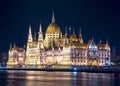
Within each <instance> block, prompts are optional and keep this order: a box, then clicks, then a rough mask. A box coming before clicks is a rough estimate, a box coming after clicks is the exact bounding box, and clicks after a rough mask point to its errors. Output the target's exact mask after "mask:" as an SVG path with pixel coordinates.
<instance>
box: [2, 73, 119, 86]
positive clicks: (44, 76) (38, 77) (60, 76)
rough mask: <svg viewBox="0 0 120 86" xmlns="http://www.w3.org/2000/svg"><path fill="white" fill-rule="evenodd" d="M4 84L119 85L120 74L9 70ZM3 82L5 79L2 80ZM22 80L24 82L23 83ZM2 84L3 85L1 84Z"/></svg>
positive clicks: (59, 85)
mask: <svg viewBox="0 0 120 86" xmlns="http://www.w3.org/2000/svg"><path fill="white" fill-rule="evenodd" d="M6 77H7V79H6V82H7V84H8V85H3V86H16V85H15V84H14V83H16V84H18V83H19V84H22V85H21V86H30V85H31V86H33V85H36V86H119V85H120V84H119V83H120V82H118V81H120V75H117V74H116V75H115V74H104V73H85V72H45V71H8V72H7V76H6ZM2 82H3V81H2ZM21 82H22V83H21ZM0 86H1V85H0Z"/></svg>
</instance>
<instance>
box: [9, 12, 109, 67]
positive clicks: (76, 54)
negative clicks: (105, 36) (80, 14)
mask: <svg viewBox="0 0 120 86" xmlns="http://www.w3.org/2000/svg"><path fill="white" fill-rule="evenodd" d="M110 62H111V51H110V46H109V44H108V41H107V42H106V43H105V44H102V43H101V42H100V43H99V44H95V42H94V39H93V38H92V39H91V40H89V41H88V43H84V40H83V38H82V32H81V29H80V33H79V36H78V37H77V35H76V34H75V31H74V29H73V33H72V35H68V32H67V28H66V31H65V34H64V35H63V33H62V32H61V30H60V27H59V26H58V25H57V24H56V23H55V18H54V13H53V16H52V22H51V23H50V24H49V26H48V27H47V29H46V32H45V37H44V35H43V32H42V26H41V24H40V28H39V35H38V38H37V37H36V34H34V38H33V35H32V31H31V26H29V33H28V41H27V46H26V48H18V47H16V46H14V47H13V48H12V47H11V48H10V49H9V58H8V62H7V65H8V66H10V65H12V66H13V65H14V66H16V65H21V66H23V65H31V66H39V65H55V64H56V65H82V66H109V65H110Z"/></svg>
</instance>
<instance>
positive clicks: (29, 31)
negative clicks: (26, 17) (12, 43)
mask: <svg viewBox="0 0 120 86" xmlns="http://www.w3.org/2000/svg"><path fill="white" fill-rule="evenodd" d="M29 34H31V26H29Z"/></svg>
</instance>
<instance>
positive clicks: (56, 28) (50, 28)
mask: <svg viewBox="0 0 120 86" xmlns="http://www.w3.org/2000/svg"><path fill="white" fill-rule="evenodd" d="M46 33H60V27H59V26H58V25H57V24H55V23H52V24H50V25H49V26H48V27H47V30H46Z"/></svg>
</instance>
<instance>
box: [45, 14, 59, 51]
mask: <svg viewBox="0 0 120 86" xmlns="http://www.w3.org/2000/svg"><path fill="white" fill-rule="evenodd" d="M60 35H61V31H60V27H59V26H58V25H57V24H56V23H55V17H54V12H53V15H52V21H51V23H50V24H49V26H48V27H47V30H46V32H45V40H44V46H45V48H47V49H49V48H51V43H52V42H53V44H54V47H59V43H58V42H59V38H60Z"/></svg>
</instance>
